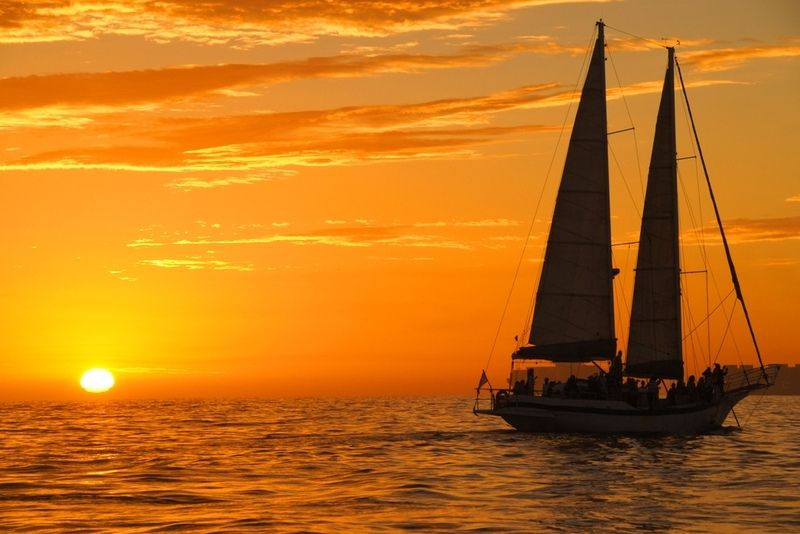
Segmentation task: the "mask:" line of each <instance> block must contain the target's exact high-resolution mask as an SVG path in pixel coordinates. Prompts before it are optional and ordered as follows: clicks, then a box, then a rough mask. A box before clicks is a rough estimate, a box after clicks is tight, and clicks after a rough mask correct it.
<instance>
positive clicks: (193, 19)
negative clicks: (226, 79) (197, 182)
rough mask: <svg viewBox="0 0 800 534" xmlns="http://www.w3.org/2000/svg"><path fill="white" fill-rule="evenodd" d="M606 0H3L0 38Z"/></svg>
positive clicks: (301, 37) (180, 30) (211, 32)
mask: <svg viewBox="0 0 800 534" xmlns="http://www.w3.org/2000/svg"><path fill="white" fill-rule="evenodd" d="M593 1H606V0H430V1H424V2H421V1H417V0H398V1H395V2H392V3H391V5H390V6H389V5H388V4H387V3H386V2H385V1H384V0H360V1H359V2H358V3H357V4H356V5H355V6H354V5H353V4H352V2H349V1H346V0H309V1H304V2H297V1H295V0H266V1H264V0H227V1H226V2H197V1H195V0H162V1H158V2H153V1H150V0H125V1H122V0H73V1H67V0H50V1H47V2H5V4H6V5H5V6H4V7H3V11H2V15H3V17H0V21H2V22H0V42H7V43H9V42H10V43H21V42H49V41H68V40H85V39H94V38H98V37H101V36H103V35H125V36H138V37H142V38H144V39H148V40H150V41H154V42H157V43H166V42H172V41H186V42H192V43H198V44H204V45H210V46H213V45H223V44H224V45H227V46H233V47H238V48H252V47H255V46H259V45H276V44H284V43H302V42H308V41H312V40H315V39H318V38H320V37H323V36H351V37H384V36H389V35H396V34H402V33H407V32H417V31H424V30H443V31H447V32H452V31H454V30H458V29H460V28H468V27H476V26H481V25H486V24H490V23H493V22H496V21H498V20H502V19H504V18H505V16H506V13H507V12H508V11H511V10H514V9H521V8H526V7H533V6H539V5H547V4H561V3H586V2H593Z"/></svg>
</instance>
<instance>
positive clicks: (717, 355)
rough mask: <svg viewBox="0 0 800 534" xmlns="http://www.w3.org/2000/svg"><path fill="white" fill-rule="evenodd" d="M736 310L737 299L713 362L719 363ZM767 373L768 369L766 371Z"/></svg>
mask: <svg viewBox="0 0 800 534" xmlns="http://www.w3.org/2000/svg"><path fill="white" fill-rule="evenodd" d="M735 310H736V301H734V302H733V310H731V316H730V317H729V318H728V324H726V325H725V331H724V332H723V333H722V340H721V341H720V342H719V349H717V353H716V354H715V355H714V361H713V362H711V363H717V360H718V359H719V354H720V352H722V347H723V346H725V338H726V337H727V336H728V330H729V329H730V327H731V320H733V312H734V311H735ZM764 374H766V371H765V372H764Z"/></svg>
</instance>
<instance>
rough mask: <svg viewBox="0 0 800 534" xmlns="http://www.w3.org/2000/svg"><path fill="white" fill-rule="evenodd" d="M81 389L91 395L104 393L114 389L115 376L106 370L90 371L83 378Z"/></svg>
mask: <svg viewBox="0 0 800 534" xmlns="http://www.w3.org/2000/svg"><path fill="white" fill-rule="evenodd" d="M81 387H82V388H83V389H85V390H86V391H88V392H89V393H103V392H105V391H108V390H109V389H111V388H113V387H114V375H112V374H111V373H110V372H108V371H106V370H105V369H89V370H88V371H86V372H85V373H83V376H82V377H81Z"/></svg>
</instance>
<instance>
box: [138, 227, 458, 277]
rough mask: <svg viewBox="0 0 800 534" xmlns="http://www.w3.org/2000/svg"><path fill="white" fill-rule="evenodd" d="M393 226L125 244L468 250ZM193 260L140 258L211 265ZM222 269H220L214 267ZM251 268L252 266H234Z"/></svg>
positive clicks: (190, 265) (160, 264)
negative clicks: (383, 247)
mask: <svg viewBox="0 0 800 534" xmlns="http://www.w3.org/2000/svg"><path fill="white" fill-rule="evenodd" d="M398 230H399V228H397V227H391V226H389V227H369V228H364V227H347V228H341V229H338V230H332V229H326V230H318V231H315V232H310V233H304V234H273V235H264V236H255V237H238V238H237V237H231V238H189V239H176V240H172V241H156V240H152V239H148V238H143V239H139V240H136V241H134V242H132V243H129V244H128V247H131V248H143V247H144V248H152V247H168V246H178V247H186V246H203V247H208V246H226V245H271V244H287V245H296V246H308V245H326V246H335V247H345V248H367V247H374V246H396V247H412V248H441V249H460V250H469V249H470V248H472V247H470V246H469V245H467V244H465V243H462V242H459V241H455V240H451V239H447V238H444V237H442V236H439V235H423V234H400V233H398ZM197 261H198V263H197V264H196V265H195V263H194V260H144V261H143V263H144V264H146V265H155V266H157V267H184V268H189V269H202V268H214V263H213V262H212V263H211V264H210V266H209V265H207V264H206V263H207V262H201V261H199V260H197ZM215 270H223V269H215ZM236 270H252V269H236Z"/></svg>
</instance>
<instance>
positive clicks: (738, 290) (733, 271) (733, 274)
mask: <svg viewBox="0 0 800 534" xmlns="http://www.w3.org/2000/svg"><path fill="white" fill-rule="evenodd" d="M675 66H676V67H678V77H679V78H680V81H681V90H682V91H683V98H684V100H685V101H686V110H687V111H688V112H689V119H690V121H691V123H692V132H693V133H694V140H695V143H696V144H697V153H698V154H699V155H700V163H701V164H702V166H703V174H705V177H706V183H707V184H708V193H709V196H711V204H712V205H713V206H714V214H715V215H716V216H717V224H718V225H719V233H720V235H721V236H722V244H723V246H724V248H725V256H726V257H727V259H728V267H729V268H730V271H731V280H732V281H733V287H734V289H736V297H737V298H738V299H739V302H741V303H742V312H744V318H745V320H746V321H747V328H748V329H749V330H750V337H751V338H752V339H753V347H755V349H756V356H758V364H759V366H760V367H761V374H762V375H763V376H764V379H765V380H766V381H767V383H769V378H768V377H767V371H766V369H764V360H763V359H762V358H761V349H759V348H758V341H757V340H756V333H755V331H754V330H753V323H752V322H751V321H750V313H748V311H747V305H746V304H745V302H744V296H743V295H742V288H741V286H740V285H739V277H738V276H737V275H736V267H735V266H734V264H733V257H732V256H731V250H730V247H729V246H728V238H727V237H726V236H725V229H724V228H723V226H722V217H721V216H720V214H719V208H718V207H717V199H716V198H715V197H714V191H713V189H712V188H711V178H710V177H709V175H708V168H707V167H706V160H705V158H704V157H703V149H702V147H701V146H700V138H699V137H698V135H697V128H696V127H695V124H694V117H693V116H692V107H691V105H689V96H688V95H687V94H686V85H685V84H684V83H683V73H682V72H681V67H680V64H679V63H678V61H677V60H676V61H675Z"/></svg>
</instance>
